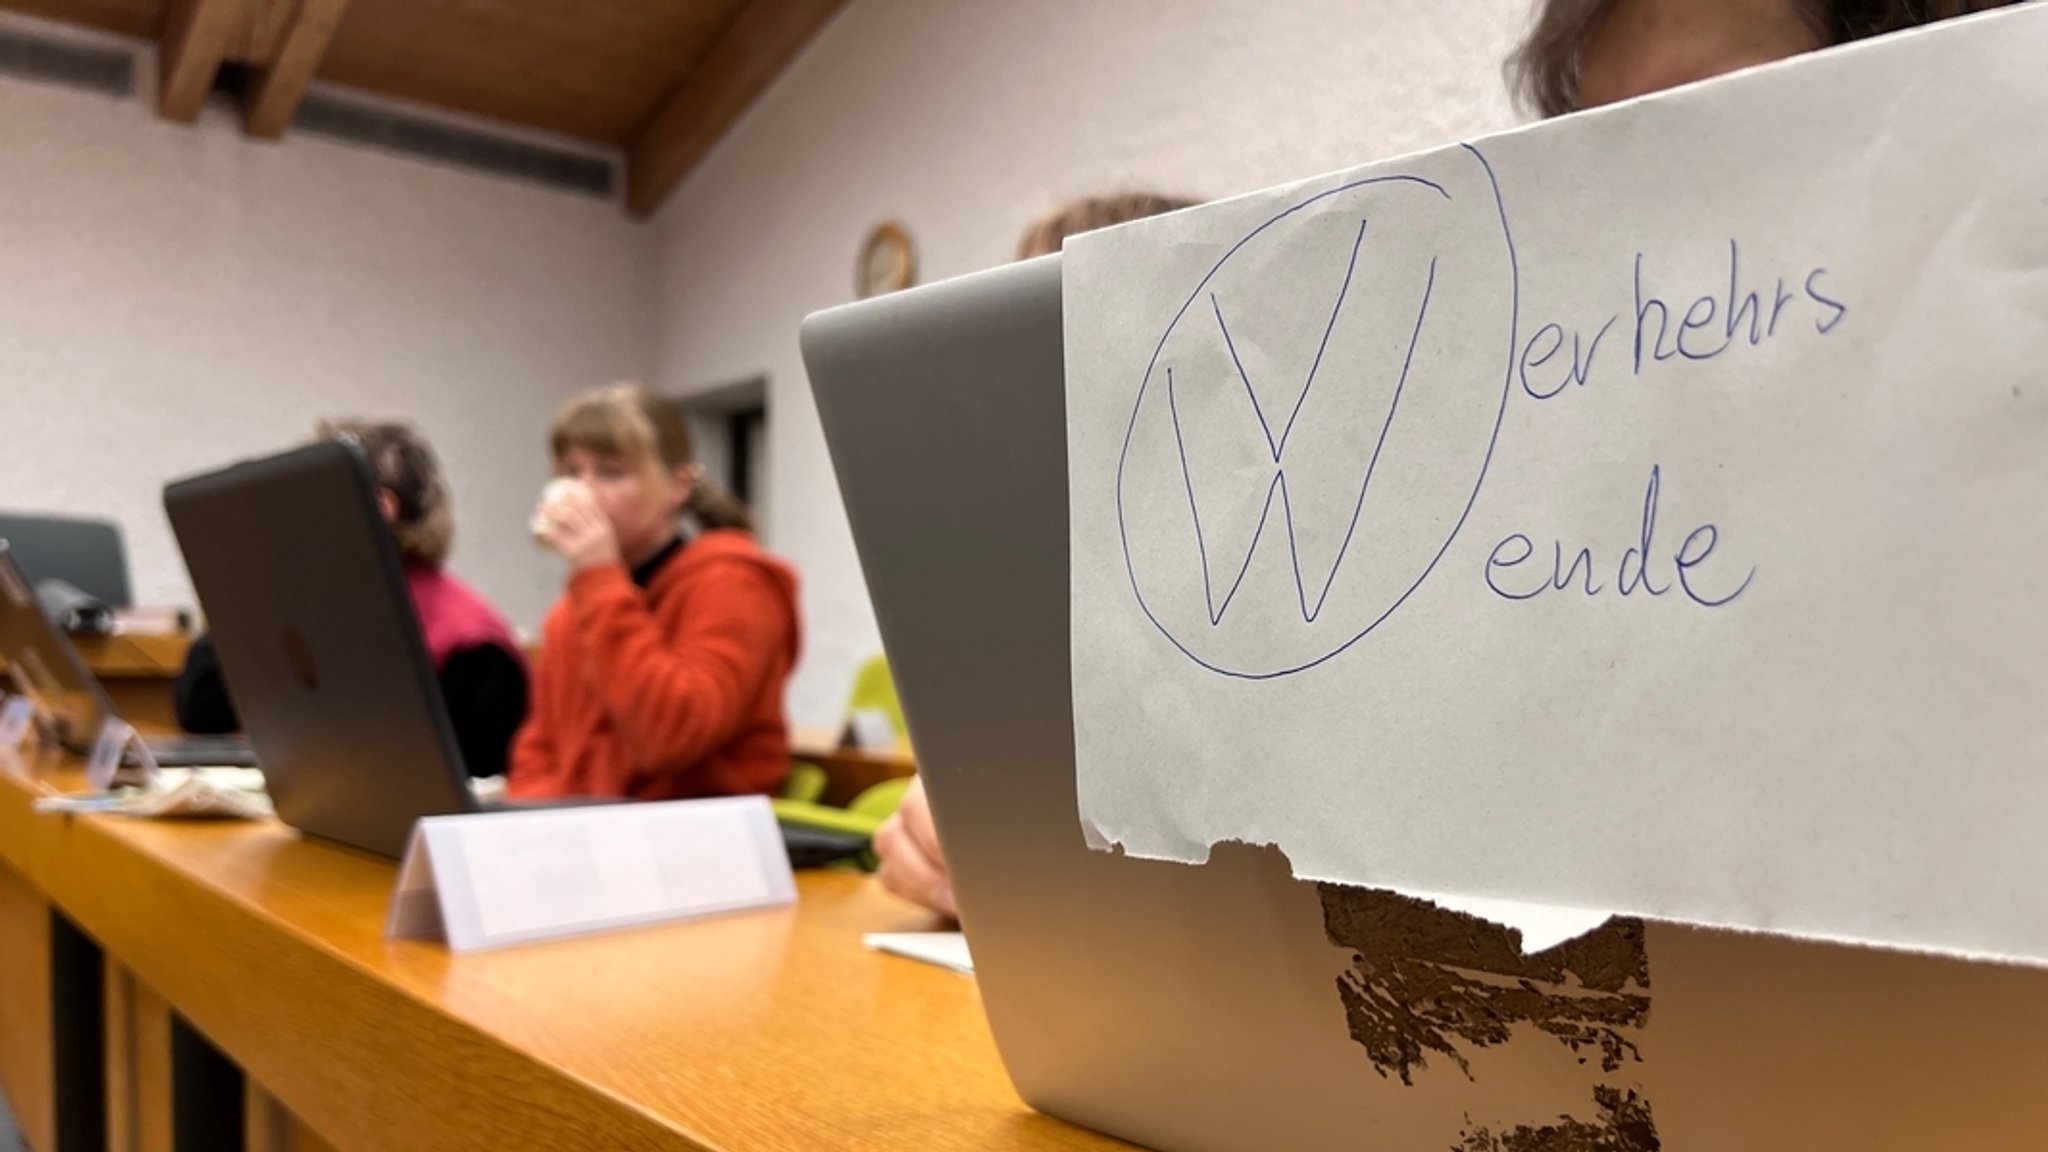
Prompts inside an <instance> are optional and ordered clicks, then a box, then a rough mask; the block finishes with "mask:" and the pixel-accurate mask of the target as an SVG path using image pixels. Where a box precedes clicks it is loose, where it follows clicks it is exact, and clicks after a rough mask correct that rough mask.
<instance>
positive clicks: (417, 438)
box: [317, 420, 455, 568]
mask: <svg viewBox="0 0 2048 1152" xmlns="http://www.w3.org/2000/svg"><path fill="white" fill-rule="evenodd" d="M317 430H318V433H319V435H320V437H321V438H322V439H326V440H336V439H348V440H353V441H354V442H355V443H356V445H357V446H358V447H360V448H361V449H362V451H363V456H364V457H365V458H366V459H368V460H369V462H370V474H371V475H372V476H374V477H375V478H376V481H377V487H379V488H382V489H384V490H385V491H388V492H390V493H391V495H392V497H393V498H395V499H396V500H397V502H398V515H397V517H396V518H394V520H393V521H392V524H391V535H392V537H393V538H394V539H395V540H397V541H398V555H399V557H400V558H402V559H403V560H404V561H405V562H406V563H407V564H410V565H414V566H416V567H421V568H440V567H441V566H442V565H444V564H446V563H447V562H448V553H449V551H450V550H451V549H452V548H454V547H455V500H454V497H453V496H452V495H451V494H450V493H449V491H448V479H447V477H445V476H443V475H442V474H441V465H440V462H439V461H437V460H435V459H434V450H433V448H432V447H430V446H429V445H428V444H427V440H426V437H424V436H422V435H420V433H419V430H418V429H416V428H414V427H413V426H412V425H410V424H403V423H399V422H397V421H391V420H322V421H321V422H320V424H319V426H318V429H317Z"/></svg>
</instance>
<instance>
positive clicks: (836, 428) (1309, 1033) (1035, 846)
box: [803, 256, 1456, 1152]
mask: <svg viewBox="0 0 2048 1152" xmlns="http://www.w3.org/2000/svg"><path fill="white" fill-rule="evenodd" d="M803 353H804V359H805V363H806V365H807V366H808V368H809V373H810V378H811V387H812V390H813V392H814V393H815V395H816V398H817V403H818V411H819V416H820V419H821V420H822V421H823V424H824V430H825V439H826V442H827V444H828V445H829V447H830V450H831V455H832V462H833V466H834V468H835V469H836V470H837V473H838V478H839V485H840V491H841V493H842V494H843V496H844V498H845V502H846V510H847V515H848V518H849V519H850V521H851V524H852V528H853V535H854V540H855V543H856V545H857V546H858V549H859V553H860V558H861V566H862V568H863V570H864V572H865V574H866V577H867V584H868V590H869V593H870V595H871V597H872V599H873V601H874V606H875V614H876V617H877V619H878V621H879V623H880V625H881V630H882V637H883V641H884V643H885V645H886V647H887V649H888V652H889V661H890V667H891V669H892V670H893V671H894V673H895V676H896V682H897V689H898V692H899V694H900V696H901V698H902V702H903V708H904V712H905V715H906V718H907V721H908V723H909V726H910V728H911V731H912V733H913V736H914V743H915V744H916V746H917V751H918V766H919V771H920V773H921V774H922V775H923V776H924V778H925V781H926V788H927V790H928V792H929V793H930V798H931V803H932V808H933V814H934V817H935V820H936V822H937V824H938V827H939V831H940V834H941V836H942V838H943V839H944V842H945V845H946V854H947V859H948V862H949V864H950V866H951V869H952V873H953V881H954V890H955V894H956V895H957V897H958V899H959V903H960V910H961V914H962V917H963V920H964V922H965V923H966V924H967V926H968V929H969V936H970V938H971V941H972V943H973V947H974V957H975V972H976V977H977V979H978V981H979V982H980V985H981V990H982V995H983V999H984V1002H985V1004H986V1006H987V1009H988V1014H989V1021H990V1024H991V1026H992V1028H993V1030H994V1033H995V1038H996V1042H997V1045H998V1046H999V1047H1000V1049H1001V1051H1002V1054H1003V1060H1004V1063H1005V1065H1006V1067H1007V1068H1008V1069H1009V1072H1010V1075H1011V1077H1012V1079H1013V1080H1014V1081H1015V1083H1016V1085H1017V1089H1018V1091H1019V1092H1020V1093H1021V1094H1022V1095H1023V1097H1024V1098H1025V1099H1026V1100H1027V1101H1028V1102H1030V1103H1031V1104H1032V1106H1034V1107H1036V1108H1039V1109H1040V1110H1042V1111H1046V1112H1050V1113H1053V1114H1055V1115H1058V1116H1060V1117H1063V1118H1065V1119H1068V1120H1072V1121H1075V1122H1077V1123H1081V1124H1085V1125H1087V1126H1089V1127H1092V1128H1096V1129H1100V1130H1102V1131H1105V1132H1109V1133H1112V1134H1115V1135H1117V1136H1121V1137H1124V1138H1127V1139H1131V1140H1135V1141H1138V1142H1140V1143H1142V1144H1145V1145H1148V1146H1151V1147H1155V1148H1160V1149H1165V1150H1169V1152H1194V1150H1201V1152H1207V1150H1211V1149H1214V1150H1218V1152H1221V1150H1225V1149H1244V1148H1309V1149H1353V1148H1357V1147H1359V1146H1360V1138H1359V1134H1360V1133H1361V1132H1362V1131H1367V1130H1369V1129H1371V1127H1372V1126H1373V1123H1374V1120H1373V1109H1374V1108H1375V1098H1374V1093H1376V1092H1379V1091H1384V1082H1383V1081H1382V1078H1381V1075H1380V1073H1378V1072H1377V1071H1376V1070H1375V1068H1374V1066H1373V1064H1372V1063H1371V1062H1370V1061H1369V1060H1367V1059H1366V1058H1364V1056H1363V1055H1362V1053H1361V1051H1360V1049H1359V1048H1358V1047H1357V1046H1356V1045H1355V1044H1354V1043H1353V1041H1352V1039H1351V1037H1350V1036H1349V1035H1347V1026H1346V1006H1345V1003H1344V1001H1343V999H1342V998H1341V996H1340V995H1339V993H1338V982H1339V979H1340V977H1341V976H1342V975H1343V973H1344V972H1345V969H1346V965H1347V962H1348V961H1349V960H1350V958H1351V957H1350V955H1349V954H1348V953H1347V952H1346V951H1345V950H1342V949H1338V948H1335V947H1333V946H1331V945H1330V944H1329V943H1328V941H1327V940H1326V938H1325V934H1324V930H1323V911H1322V907H1321V904H1320V902H1319V896H1318V891H1317V888H1316V887H1315V886H1314V885H1311V884H1303V883H1299V882H1296V881H1295V880H1293V879H1292V877H1291V875H1290V873H1289V871H1288V866H1287V863H1286V861H1285V860H1284V859H1282V858H1281V857H1280V856H1279V855H1277V854H1275V853H1269V852H1266V851H1263V850H1257V849H1251V848H1245V847H1242V846H1229V847H1225V848H1219V849H1217V851H1216V853H1215V855H1214V856H1213V858H1212V859H1211V860H1210V862H1209V864H1208V865H1207V866H1205V867H1202V868H1190V867H1185V866H1183V865H1179V864H1170V863H1158V862H1153V861H1142V860H1132V859H1126V858H1123V857H1120V856H1113V855H1109V854H1105V853H1100V852H1095V851H1092V850H1090V849H1089V848H1088V847H1087V846H1086V845H1085V844H1084V842H1083V839H1082V832H1081V824H1080V817H1079V814H1078V809H1077V805H1076V801H1075V791H1074V734H1073V708H1072V689H1071V679H1070V672H1069V667H1070V666H1069V645H1068V587H1067V552H1068V538H1067V468H1066V408H1065V403H1066V397H1065V373H1064V367H1063V357H1064V348H1063V345H1062V337H1061V301H1060V263H1059V258H1058V257H1056V256H1055V257H1046V258H1043V259H1040V260H1034V261H1031V262H1028V263H1024V264H1018V265H1013V266H1010V267H1005V268H1000V269H997V270H994V271H991V272H986V273H982V274H979V275H974V276H969V277H965V278H962V279H959V280H954V281H949V282H946V283H944V284H938V285H933V286H930V287H927V288H920V289H915V290H912V291H909V292H903V293H897V294H895V295H891V296H887V297H882V298H880V299H876V300H870V301H865V302H862V303H859V304H854V305H849V306H846V307H843V308H838V309H834V310H832V311H828V312H822V313H819V314H817V315H814V316H812V317H811V318H810V319H809V320H807V321H806V322H805V324H804V329H803ZM1449 1123H1450V1125H1451V1126H1450V1128H1449V1129H1447V1130H1448V1131H1453V1132H1454V1131H1456V1116H1455V1113H1454V1114H1452V1116H1450V1117H1449Z"/></svg>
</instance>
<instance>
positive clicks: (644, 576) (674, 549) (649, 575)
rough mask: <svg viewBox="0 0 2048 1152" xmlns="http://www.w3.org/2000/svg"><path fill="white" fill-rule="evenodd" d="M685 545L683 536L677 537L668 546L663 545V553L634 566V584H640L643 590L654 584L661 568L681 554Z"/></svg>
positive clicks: (657, 553)
mask: <svg viewBox="0 0 2048 1152" xmlns="http://www.w3.org/2000/svg"><path fill="white" fill-rule="evenodd" d="M684 543H686V541H684V539H683V538H682V537H681V536H677V537H676V538H675V539H673V540H670V541H669V542H668V543H667V544H664V545H662V548H661V551H659V552H656V553H655V554H654V555H652V556H649V557H648V558H647V559H646V560H644V561H642V562H641V563H639V564H636V565H634V566H633V583H635V584H638V585H639V586H640V587H642V588H645V587H647V586H648V585H650V584H652V583H654V577H655V575H656V574H657V573H659V572H660V571H661V566H662V565H664V564H666V563H668V561H669V557H671V556H674V555H675V554H676V553H678V552H681V551H682V550H683V545H684Z"/></svg>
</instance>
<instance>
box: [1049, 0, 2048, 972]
mask: <svg viewBox="0 0 2048 1152" xmlns="http://www.w3.org/2000/svg"><path fill="white" fill-rule="evenodd" d="M2044 61H2048V6H2041V5H2029V6H2023V7H2021V8H2016V9H2011V10H2008V11H2006V12H2004V13H2002V14H1998V15H1992V16H1987V17H1981V18H1977V19H1971V20H1963V21H1956V22H1952V23H1948V24H1943V25H1938V26H1935V27H1932V28H1930V29H1927V30H1924V31H1921V32H1917V33H1913V34H1909V35H1906V36H1901V37H1892V38H1887V39H1884V40H1879V41H1872V42H1868V43H1864V44H1859V45H1855V46H1851V47H1849V48H1846V49H1842V50H1839V51H1833V52H1828V53H1823V54H1819V55H1816V56H1812V57H1808V58H1805V59H1802V60H1798V61H1793V62H1789V63H1786V64H1781V65H1776V66H1772V67H1770V68H1766V69H1761V70H1758V71H1754V72H1750V73H1746V74H1742V75H1738V76H1733V77H1729V78H1726V79H1723V80H1720V81H1715V82H1711V83H1709V84H1706V85H1701V86H1695V87H1692V88H1688V89H1685V90H1681V91H1678V92H1673V93H1667V94H1665V95H1662V96H1658V97H1653V98H1650V99H1647V100H1643V101H1638V102H1635V103H1632V104H1628V105H1623V106H1619V107H1615V108H1611V109H1606V110H1602V111H1597V112H1593V113H1590V114H1587V115H1584V116H1576V117H1570V118H1567V119H1564V120H1561V121H1555V122H1551V123H1546V124H1541V125H1535V126H1532V127H1529V128H1527V129H1524V130H1520V131H1516V132H1511V133H1507V134H1505V135H1501V136H1498V137H1493V138H1489V139H1485V140H1480V141H1476V142H1474V143H1473V144H1471V145H1464V146H1457V147H1451V148H1446V149H1442V150H1439V151H1436V152H1430V153H1426V154H1422V155H1417V156H1413V157H1409V158H1406V159H1402V160H1397V161H1392V162H1388V163H1384V164H1377V165H1373V166H1371V167H1367V168H1363V169H1358V170H1355V171H1351V172H1345V173H1340V174H1337V175H1333V176H1328V177H1324V178H1320V179H1315V180H1310V181H1306V182H1304V183H1301V184H1298V185H1294V186H1291V187H1287V188H1282V189H1278V190H1274V191H1270V192H1264V193H1260V194H1257V195H1254V196H1249V197H1245V198H1242V199H1238V200H1234V201H1229V202H1225V203H1221V204H1217V205H1213V206H1209V207H1205V208H1201V209H1197V210H1194V211H1191V212H1186V213H1181V214H1177V215H1175V216H1171V217H1167V218H1163V219H1159V220H1153V221H1146V222H1143V223H1140V224H1137V225H1133V226H1130V227H1126V228H1121V229H1114V230H1111V231H1108V232H1104V233H1097V234H1092V235H1086V236H1081V237H1077V238H1076V239H1074V240H1071V241H1069V243H1068V245H1067V250H1066V251H1067V255H1066V258H1065V265H1064V276H1065V285H1066V289H1065V290H1066V294H1067V295H1066V339H1067V378H1068V390H1069V395H1068V411H1069V421H1070V428H1069V448H1070V467H1071V476H1070V480H1071V493H1072V495H1071V500H1072V513H1073V515H1072V545H1073V552H1072V554H1073V565H1074V570H1073V659H1074V693H1075V700H1074V703H1075V725H1076V741H1077V765H1078V784H1079V792H1080V795H1079V801H1080V811H1081V815H1082V819H1083V823H1084V825H1085V828H1084V831H1085V832H1086V833H1087V835H1088V836H1089V839H1090V841H1091V843H1093V844H1095V845H1097V846H1105V845H1108V844H1112V843H1114V844H1121V845H1122V846H1123V847H1124V848H1125V849H1126V850H1127V851H1128V852H1130V853H1131V854H1133V855H1137V856H1143V857H1152V858H1165V859H1174V860H1182V861H1200V860H1203V859H1205V858H1206V857H1207V855H1208V851H1209V848H1210V846H1211V845H1213V844H1215V843H1218V842H1222V841H1230V840H1242V841H1248V842H1253V843H1271V844H1277V845H1279V846H1280V847H1281V848H1282V849H1283V850H1284V851H1285V852H1286V853H1287V854H1288V856H1289V858H1290V859H1291V860H1292V862H1293V865H1294V868H1295V871H1296V873H1297V874H1298V875H1301V876H1303V877H1307V878H1314V879H1325V880H1336V881H1342V882H1349V883H1358V884H1369V885H1377V886H1382V887H1391V888H1398V889H1402V890H1406V891H1416V892H1432V893H1460V894H1463V895H1465V896H1468V897H1476V898H1482V899H1497V900H1511V901H1531V902H1535V903H1541V904H1553V905H1563V906H1567V907H1575V908H1586V909H1595V910H1616V911H1623V912H1629V913H1634V914H1640V915H1649V916H1658V917H1668V918H1673V919H1680V920H1689V921H1695V922H1705V923H1713V924H1725V925H1734V926H1741V927H1749V928H1758V929H1771V930H1778V931H1786V932H1794V933H1802V934H1811V935H1815V936H1822V937H1835V938H1847V939H1852V940H1862V941H1881V942H1886V943H1892V944H1899V945H1905V946H1914V947H1924V948H1931V949H1943V950H1955V951H1964V952H1971V953H1990V954H1997V955H2006V956H2016V957H2026V958H2032V959H2035V960H2048V885H2044V884H2043V883H2042V882H2041V877H2042V876H2043V875H2044V873H2048V847H2044V845H2048V839H2044V837H2043V835H2042V829H2044V828H2048V191H2044V190H2048V148H2043V147H2041V146H2040V142H2041V140H2042V138H2043V133H2044V132H2048V69H2044V67H2043V62H2044ZM1359 114H1360V115H1371V114H1372V113H1371V110H1370V109H1362V110H1361V111H1360V113H1359Z"/></svg>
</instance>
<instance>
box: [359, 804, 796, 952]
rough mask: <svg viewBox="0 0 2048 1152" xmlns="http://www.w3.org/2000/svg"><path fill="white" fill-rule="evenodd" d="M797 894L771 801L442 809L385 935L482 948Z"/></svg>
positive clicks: (411, 856) (406, 875)
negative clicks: (449, 812)
mask: <svg viewBox="0 0 2048 1152" xmlns="http://www.w3.org/2000/svg"><path fill="white" fill-rule="evenodd" d="M795 899H796V881H795V879H794V877H792V876H791V874H790V870H789V858H788V856H787V855H785V854H784V852H783V848H782V836H781V833H780V832H779V831H778V830H777V829H776V826H775V815H774V812H773V810H772V809H770V808H769V806H768V801H767V800H765V799H763V798H762V797H759V796H740V797H730V798H724V799H715V800H673V801H667V802H664V803H658V804H616V805H592V806H579V807H571V808H550V809H530V810H518V811H509V812H482V813H473V814H470V815H463V816H433V817H429V818H427V819H425V820H422V821H420V822H419V825H418V826H417V827H416V828H414V829H413V834H412V843H411V844H410V845H408V846H407V848H406V852H405V863H404V865H403V867H401V868H400V869H399V873H398V888H397V891H396V892H394V893H393V894H392V898H391V919H390V922H389V924H388V925H387V927H386V929H385V934H386V935H388V936H393V937H398V938H401V939H446V940H447V942H448V947H449V948H450V949H452V950H454V951H457V952H468V951H473V950H475V949H479V948H495V947H500V946H503V945H506V944H523V943H528V942H531V941H535V940H548V939H553V938H555V937H558V936H571V935H582V934H586V933H592V932H603V931H607V930H610V929H614V928H629V927H636V926H639V925H645V924H656V923H661V922H664V921H669V920H683V919H689V918H692V917H698V916H710V915H715V914H717V913H720V912H736V911H740V910H742V909H747V908H765V907H772V906H777V905H784V904H789V903H792V902H793V901H794V900H795Z"/></svg>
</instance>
